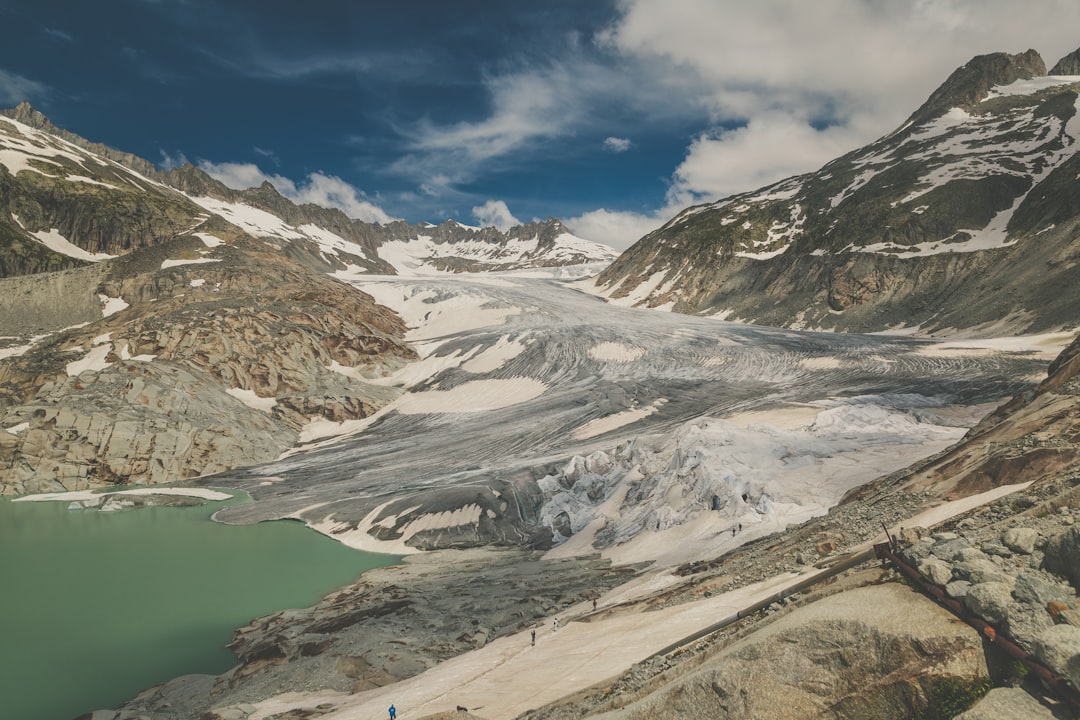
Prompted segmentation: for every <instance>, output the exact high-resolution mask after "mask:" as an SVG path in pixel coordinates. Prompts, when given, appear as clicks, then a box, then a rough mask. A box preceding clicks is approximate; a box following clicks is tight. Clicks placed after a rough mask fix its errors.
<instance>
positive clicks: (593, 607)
mask: <svg viewBox="0 0 1080 720" xmlns="http://www.w3.org/2000/svg"><path fill="white" fill-rule="evenodd" d="M592 609H593V612H596V598H593V599H592Z"/></svg>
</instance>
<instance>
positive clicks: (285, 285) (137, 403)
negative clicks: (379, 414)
mask: <svg viewBox="0 0 1080 720" xmlns="http://www.w3.org/2000/svg"><path fill="white" fill-rule="evenodd" d="M218 232H221V230H218ZM221 234H225V233H224V232H221ZM192 240H194V239H192ZM192 240H189V241H181V242H178V243H175V244H171V245H169V244H167V245H165V246H163V247H161V248H148V249H146V250H143V251H136V252H134V253H132V254H130V255H128V256H125V257H124V258H121V259H118V260H117V261H111V262H109V263H108V264H105V265H102V266H100V267H98V268H91V269H92V270H94V271H95V273H96V274H95V275H94V277H95V278H96V279H97V280H98V284H97V287H96V288H95V295H104V296H107V297H111V298H124V299H125V302H126V303H127V304H129V307H128V308H127V309H126V310H124V311H123V312H120V313H117V314H114V315H110V316H108V317H104V318H103V317H101V315H100V313H101V310H100V304H99V305H98V309H97V313H98V316H97V320H96V321H95V322H93V323H91V324H90V325H87V326H86V327H76V328H73V329H70V330H67V331H65V332H63V333H60V334H56V335H53V336H51V337H49V338H47V339H45V340H42V341H40V342H39V343H38V344H37V345H35V346H33V347H32V348H31V349H30V350H28V351H26V352H25V353H24V354H22V355H16V356H13V357H9V358H6V359H4V360H2V361H0V387H2V388H3V389H4V391H6V392H7V393H8V396H7V401H8V404H7V406H6V407H4V406H2V405H0V423H2V426H3V427H6V428H11V427H13V426H14V427H24V428H25V429H24V430H22V431H21V432H18V433H17V434H16V433H5V434H4V436H3V437H0V492H3V493H18V494H21V493H29V492H42V491H52V492H54V491H60V490H64V489H67V490H74V489H84V488H88V487H96V486H100V485H111V484H143V483H160V482H171V481H176V480H182V479H188V478H193V477H197V476H201V475H206V474H211V473H215V472H220V471H222V470H227V469H230V468H234V467H238V466H247V465H252V464H258V463H260V462H266V461H268V460H271V459H273V458H275V457H277V456H278V455H279V454H280V453H281V452H282V451H283V450H285V449H286V448H288V447H291V446H292V445H293V444H294V443H295V441H296V439H297V436H298V431H299V430H301V429H302V428H303V427H304V425H305V424H306V423H308V422H310V421H311V419H312V418H315V417H317V418H324V419H326V420H330V421H333V422H340V421H343V420H351V419H357V418H361V417H366V416H368V415H370V414H371V413H373V412H375V411H376V410H377V409H378V408H380V407H382V406H383V405H385V404H386V403H387V402H389V401H390V400H392V399H393V398H394V397H396V396H397V395H398V394H399V393H400V391H399V390H396V389H393V388H385V387H379V386H375V385H370V384H367V383H364V382H362V381H360V380H357V379H356V378H354V377H348V376H345V375H343V374H341V373H338V372H334V371H333V370H331V369H330V368H331V367H332V366H333V365H334V364H335V363H336V364H337V365H338V366H341V367H344V368H353V369H356V370H357V371H359V372H366V373H368V374H369V375H371V376H372V377H377V376H379V375H381V374H382V373H383V372H385V371H386V370H387V369H394V368H396V367H400V366H401V365H402V364H404V363H405V362H407V361H408V360H410V359H411V358H413V357H415V355H414V353H413V352H412V350H410V349H409V348H407V347H406V346H405V345H404V343H403V342H402V341H401V340H400V339H399V338H400V337H401V336H402V335H403V334H404V327H403V325H402V324H401V322H400V320H399V319H398V318H397V317H396V316H394V315H393V314H391V313H390V312H389V310H387V309H386V308H382V307H380V306H376V305H375V304H374V302H373V301H372V300H371V298H370V297H369V296H366V295H364V294H362V293H360V292H358V291H356V290H353V289H352V288H350V287H348V286H346V285H343V284H341V283H337V282H335V281H333V280H330V279H329V278H325V277H323V276H320V275H317V274H315V273H313V272H311V271H310V270H307V269H306V268H304V267H301V266H298V265H295V264H293V263H291V262H289V261H288V260H285V259H281V258H268V257H264V256H260V255H259V254H257V253H254V254H249V252H248V251H249V250H250V245H249V246H248V247H244V242H245V241H244V240H243V239H242V238H235V240H236V242H237V243H239V244H240V246H241V248H243V249H241V248H235V247H225V246H222V247H219V248H217V249H216V252H217V253H218V255H217V257H216V258H214V260H215V262H211V263H203V264H198V265H181V266H178V267H166V268H162V265H163V262H162V259H161V255H159V254H158V253H161V254H163V255H165V257H168V254H170V253H176V254H182V253H185V252H191V251H192V250H191V248H194V249H195V250H199V249H200V248H201V250H199V251H205V250H207V248H206V246H205V245H204V244H203V243H202V241H199V240H194V242H192ZM247 242H248V243H251V242H252V241H250V240H249V241H247ZM69 272H70V273H84V272H88V271H69ZM8 283H9V284H16V285H26V284H29V285H39V284H41V283H38V282H37V279H36V278H34V279H32V280H28V279H17V280H9V281H8ZM46 285H47V286H48V287H49V288H52V291H51V292H52V296H53V297H54V300H53V301H51V303H42V305H43V306H44V305H48V306H49V307H52V306H55V307H56V308H60V307H62V306H63V305H64V297H65V292H64V291H65V289H67V288H69V287H70V286H71V283H65V282H60V281H59V280H55V281H54V282H52V283H46ZM76 285H77V286H78V287H79V288H81V289H82V291H85V289H86V286H87V285H86V283H82V284H78V283H76ZM70 302H71V305H72V307H73V308H74V309H78V308H79V307H80V306H81V304H83V303H82V300H81V299H80V298H79V297H72V298H71V300H70ZM94 302H97V300H96V299H95V301H94ZM230 391H231V393H232V394H230ZM245 393H246V395H245ZM241 398H243V399H241ZM259 398H261V399H262V400H261V401H259V400H258V399H259ZM0 399H3V397H2V393H0ZM245 401H246V402H245Z"/></svg>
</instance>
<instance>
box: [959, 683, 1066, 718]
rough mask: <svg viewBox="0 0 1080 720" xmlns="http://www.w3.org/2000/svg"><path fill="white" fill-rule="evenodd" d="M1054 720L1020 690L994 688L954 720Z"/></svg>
mask: <svg viewBox="0 0 1080 720" xmlns="http://www.w3.org/2000/svg"><path fill="white" fill-rule="evenodd" d="M1017 718H1024V719H1025V720H1054V719H1055V715H1054V713H1053V712H1051V710H1050V708H1048V707H1046V706H1045V705H1043V704H1042V703H1041V702H1039V701H1038V700H1036V699H1035V698H1034V697H1032V696H1031V695H1029V694H1028V693H1027V692H1025V691H1024V690H1021V689H1020V688H994V689H993V690H991V691H990V692H988V693H986V695H984V696H983V697H982V699H980V700H979V701H978V702H977V703H975V705H973V706H972V707H971V709H969V710H967V711H966V712H962V713H960V714H959V715H957V716H956V718H955V720H1017Z"/></svg>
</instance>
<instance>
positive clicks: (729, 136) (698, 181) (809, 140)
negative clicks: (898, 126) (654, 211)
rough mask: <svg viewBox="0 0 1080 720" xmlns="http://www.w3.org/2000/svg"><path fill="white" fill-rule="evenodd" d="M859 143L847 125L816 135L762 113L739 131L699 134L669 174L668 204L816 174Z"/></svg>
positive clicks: (803, 123) (793, 121)
mask: <svg viewBox="0 0 1080 720" xmlns="http://www.w3.org/2000/svg"><path fill="white" fill-rule="evenodd" d="M861 139H862V138H861V135H860V132H859V131H858V130H854V129H852V128H851V127H849V126H846V125H843V126H832V127H828V128H825V129H821V130H818V129H815V128H814V127H813V126H811V125H810V124H809V122H808V121H807V120H806V119H804V118H798V117H795V116H792V115H789V114H786V113H769V114H762V115H758V116H755V117H754V118H752V119H751V120H750V122H749V123H747V124H746V125H745V126H743V127H740V128H736V129H732V130H712V131H708V132H704V133H701V134H700V135H699V136H698V137H697V138H695V139H694V141H693V142H692V143H691V144H690V147H689V148H687V152H686V157H685V158H684V159H683V161H682V163H681V164H680V165H679V166H678V167H677V168H676V169H675V172H674V173H673V175H672V184H671V186H670V187H669V189H668V195H667V199H668V204H669V205H670V206H672V207H675V208H683V207H686V206H688V205H693V204H695V203H699V202H706V201H709V200H715V199H717V198H721V197H725V196H728V195H734V194H736V193H739V192H743V191H746V190H753V189H756V188H759V187H762V186H764V185H768V184H769V183H773V182H776V181H777V180H782V179H784V178H786V177H791V176H792V175H798V174H800V173H804V172H810V171H813V170H816V169H818V168H819V167H821V166H822V165H824V164H825V163H827V162H829V161H830V160H832V159H834V158H836V157H838V156H839V155H841V154H843V153H844V152H845V151H847V150H849V149H851V148H852V147H855V146H857V145H858V144H859V142H860V140H861Z"/></svg>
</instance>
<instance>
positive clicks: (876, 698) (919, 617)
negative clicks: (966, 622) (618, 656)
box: [541, 585, 987, 720]
mask: <svg viewBox="0 0 1080 720" xmlns="http://www.w3.org/2000/svg"><path fill="white" fill-rule="evenodd" d="M877 608H888V612H877ZM700 662H701V667H700V668H699V669H696V670H694V671H692V672H689V673H687V672H685V671H681V672H680V671H679V670H673V671H671V672H669V673H667V674H666V675H661V676H660V677H659V678H656V679H654V680H653V682H652V685H653V687H654V688H655V687H659V689H658V690H656V691H654V692H651V693H650V694H649V695H648V696H647V697H646V698H645V699H642V700H640V701H637V702H633V703H631V704H629V705H626V706H621V707H619V711H618V712H619V717H624V718H632V719H634V720H637V719H641V720H644V719H645V718H676V717H709V718H732V719H733V720H734V719H735V718H740V719H743V718H745V719H750V718H755V719H759V720H765V719H768V720H782V719H788V718H791V719H794V718H809V717H842V718H857V717H873V718H896V719H897V720H900V719H901V718H911V717H924V716H933V715H928V714H927V713H934V712H936V711H937V710H938V705H939V704H940V702H941V700H940V697H939V693H938V690H937V688H938V686H939V685H941V684H945V683H950V682H959V683H964V684H967V683H971V682H972V680H973V679H975V678H978V677H980V676H983V677H985V676H986V673H987V667H986V663H985V660H984V657H983V651H982V643H981V641H980V639H979V636H978V633H976V632H975V631H974V630H973V629H971V628H967V627H965V626H963V625H958V624H957V623H955V622H953V621H952V618H951V616H950V615H949V614H948V613H947V612H945V611H944V610H941V609H939V608H937V607H935V606H934V605H932V604H929V603H926V602H925V601H924V600H923V599H922V598H921V597H919V596H918V595H917V594H916V593H914V592H912V591H911V590H910V589H908V588H905V587H903V586H900V585H883V586H878V587H865V588H859V589H856V590H851V591H848V592H845V593H841V594H838V595H834V596H832V597H830V598H827V599H824V600H819V601H818V602H815V603H812V604H810V605H807V606H805V607H802V608H799V609H796V610H794V611H792V612H790V613H789V614H786V615H784V616H783V617H781V618H780V619H778V620H776V621H775V622H773V623H772V624H770V625H768V626H766V627H764V628H762V629H761V630H759V631H758V632H755V633H753V634H752V635H750V636H749V637H747V638H745V639H744V640H741V641H737V642H734V643H732V644H731V645H729V646H728V647H726V648H725V649H723V650H721V651H719V652H716V653H715V654H713V655H712V656H710V657H709V658H708V659H706V660H703V661H700ZM680 670H681V669H680ZM781 698H782V700H781ZM553 716H554V717H561V716H559V715H553ZM541 717H545V716H544V715H541Z"/></svg>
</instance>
